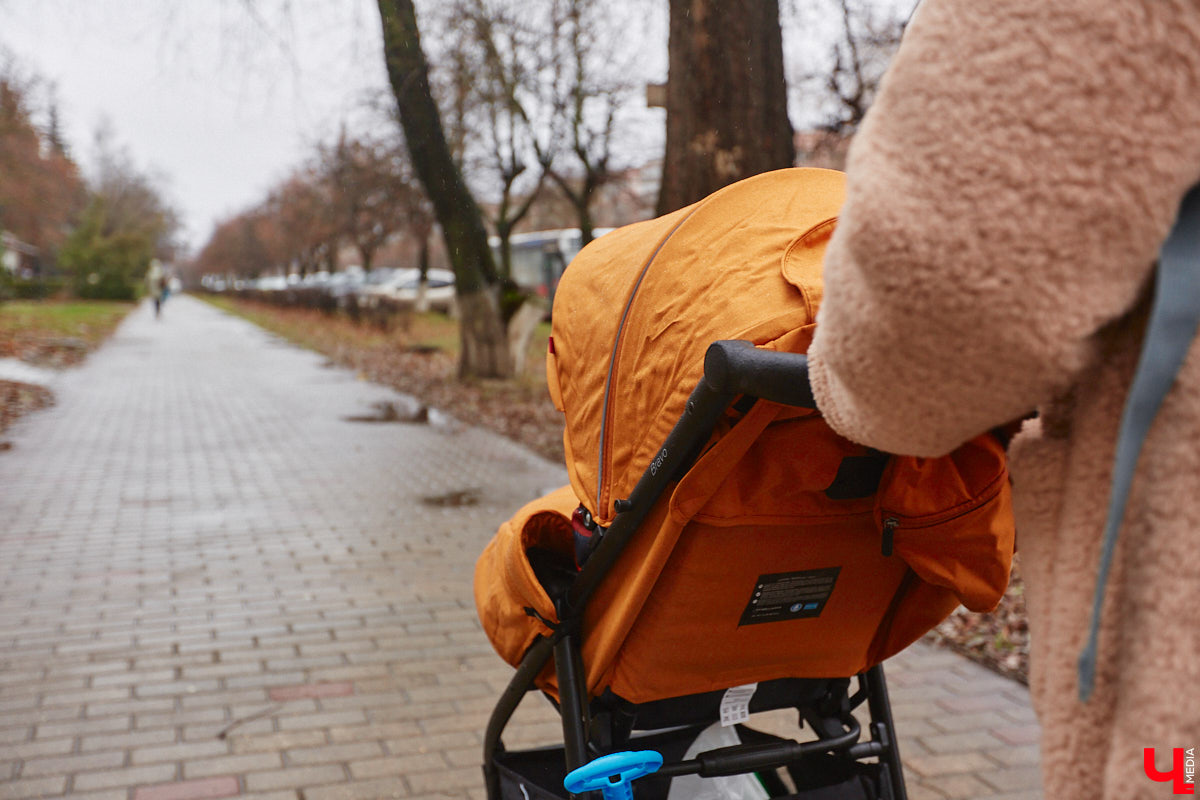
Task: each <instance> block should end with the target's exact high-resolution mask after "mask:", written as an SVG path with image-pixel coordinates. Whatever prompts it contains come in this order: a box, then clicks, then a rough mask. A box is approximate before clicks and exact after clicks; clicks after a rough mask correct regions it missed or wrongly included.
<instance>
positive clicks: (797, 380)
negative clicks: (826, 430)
mask: <svg viewBox="0 0 1200 800" xmlns="http://www.w3.org/2000/svg"><path fill="white" fill-rule="evenodd" d="M704 378H705V380H706V381H708V383H709V385H710V386H711V387H712V388H713V390H714V391H716V392H718V393H721V394H730V395H735V394H744V395H750V396H751V397H757V398H759V399H760V400H767V401H769V402H772V403H780V404H782V405H787V406H798V407H800V408H816V407H817V404H816V402H815V401H814V400H813V394H812V388H811V387H810V386H809V385H808V357H807V356H804V355H802V354H800V353H780V352H776V351H774V350H762V349H759V348H757V347H755V346H754V345H753V344H752V343H750V342H747V341H742V340H739V339H727V340H724V341H719V342H713V343H712V344H711V345H709V347H708V352H706V353H705V354H704Z"/></svg>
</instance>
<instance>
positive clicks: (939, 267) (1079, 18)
mask: <svg viewBox="0 0 1200 800" xmlns="http://www.w3.org/2000/svg"><path fill="white" fill-rule="evenodd" d="M1198 75H1200V10H1198V8H1197V5H1196V4H1195V3H1191V2H1178V0H1142V2H1120V3H1113V2H1109V0H1056V2H1052V3H1048V2H1045V0H1007V1H1005V2H996V3H976V2H973V0H926V1H925V2H924V3H923V5H922V6H921V7H920V9H919V10H918V12H917V14H916V15H915V17H914V19H913V21H912V23H911V24H910V26H909V29H908V31H907V33H906V35H905V38H904V41H903V43H902V44H901V47H900V50H899V52H898V53H897V55H896V58H895V59H894V61H893V63H892V66H891V68H890V70H889V72H888V74H887V76H886V77H885V79H884V82H883V86H882V88H881V90H880V94H879V97H878V98H877V101H876V103H875V105H874V107H873V108H872V110H871V112H870V114H868V116H867V119H866V120H865V121H864V123H863V125H862V128H861V130H860V132H859V134H858V136H857V137H856V139H855V141H854V143H853V145H852V147H851V150H850V155H849V161H848V166H847V173H848V187H847V199H846V204H845V206H844V208H843V211H842V215H841V219H840V221H839V226H838V229H837V231H836V233H835V235H834V237H833V240H832V241H831V242H830V246H829V250H828V252H827V255H826V259H825V297H824V301H823V303H822V306H821V309H820V312H819V315H818V318H817V321H818V326H817V333H816V338H815V340H814V342H813V345H812V348H811V349H810V351H809V360H810V370H811V373H810V379H811V381H812V384H813V389H814V392H815V395H816V398H817V402H818V405H819V406H820V408H821V411H822V412H823V413H824V415H825V417H826V419H827V420H828V421H829V423H830V424H831V425H832V426H833V427H834V428H835V429H836V430H838V431H839V432H840V433H842V434H843V435H845V436H846V437H848V438H850V439H853V440H856V441H859V442H862V443H865V444H868V445H871V446H873V447H877V448H880V449H883V450H886V451H889V452H895V453H905V454H911V455H920V456H933V455H940V454H943V453H946V452H948V451H949V450H951V449H953V448H954V447H956V446H957V445H959V444H960V443H961V442H963V441H965V440H967V439H969V438H971V437H973V436H975V435H978V434H979V433H981V432H982V431H984V430H987V429H988V428H990V427H992V426H995V425H998V424H1002V423H1004V422H1007V421H1009V420H1011V419H1014V418H1016V417H1018V416H1020V415H1023V414H1025V413H1027V412H1029V411H1031V410H1032V409H1033V408H1035V407H1036V406H1037V405H1039V404H1041V403H1043V402H1045V401H1047V400H1050V399H1052V398H1053V397H1054V396H1056V395H1057V394H1059V393H1060V392H1062V391H1064V390H1065V389H1067V388H1068V387H1070V386H1071V385H1073V383H1074V381H1075V378H1076V377H1077V375H1078V374H1079V372H1080V370H1081V369H1082V368H1083V367H1085V366H1086V365H1087V364H1088V363H1089V362H1090V360H1092V359H1093V358H1095V353H1096V348H1095V346H1094V343H1095V340H1096V338H1097V337H1096V334H1097V333H1098V332H1099V331H1100V330H1101V329H1102V328H1103V327H1104V326H1105V325H1106V324H1108V323H1110V322H1112V321H1113V320H1115V319H1118V318H1120V317H1121V316H1122V315H1124V314H1126V313H1127V312H1128V311H1129V310H1130V309H1131V307H1133V306H1134V305H1135V304H1136V302H1137V300H1138V298H1139V296H1141V294H1142V291H1143V289H1144V287H1145V286H1146V282H1147V280H1148V279H1149V277H1150V276H1151V274H1152V264H1153V262H1154V259H1155V256H1156V253H1157V250H1158V247H1159V244H1160V243H1161V240H1162V239H1163V238H1164V237H1165V235H1166V233H1167V231H1168V230H1169V228H1170V224H1171V222H1172V221H1173V219H1174V216H1175V210H1176V207H1177V206H1178V203H1179V201H1180V199H1181V197H1182V196H1183V194H1184V192H1185V191H1186V190H1187V189H1188V187H1189V186H1190V185H1191V184H1193V183H1195V182H1196V181H1197V180H1198V179H1200V86H1198V83H1200V81H1198Z"/></svg>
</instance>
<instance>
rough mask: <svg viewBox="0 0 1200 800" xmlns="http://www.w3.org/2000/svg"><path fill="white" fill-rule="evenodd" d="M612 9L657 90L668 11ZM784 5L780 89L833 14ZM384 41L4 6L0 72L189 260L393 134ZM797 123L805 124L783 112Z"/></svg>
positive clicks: (167, 16)
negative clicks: (106, 171)
mask: <svg viewBox="0 0 1200 800" xmlns="http://www.w3.org/2000/svg"><path fill="white" fill-rule="evenodd" d="M438 1H439V0H418V8H421V7H422V6H428V4H430V3H436V2H438ZM612 2H613V3H614V6H613V8H614V9H620V10H623V11H625V12H626V13H627V14H628V13H629V12H633V13H632V16H631V19H632V20H633V22H632V23H631V24H632V25H636V28H637V30H636V31H633V30H632V27H631V25H630V24H623V27H625V28H626V29H629V30H630V31H631V34H632V33H636V35H631V36H630V37H628V39H629V42H630V46H631V47H636V48H637V53H636V63H637V66H638V69H639V70H640V71H644V76H643V77H644V78H645V79H647V80H655V81H661V80H665V78H666V18H667V15H666V6H667V3H666V1H665V0H612ZM873 2H876V3H878V4H881V5H885V6H886V5H907V4H910V3H911V2H913V0H873ZM783 5H784V7H785V9H790V11H789V13H785V15H784V16H785V22H787V23H788V24H787V25H785V36H784V40H785V52H787V61H788V62H789V70H788V71H789V74H790V75H791V74H794V69H795V67H796V66H797V63H798V59H800V60H802V59H803V58H804V57H805V55H806V54H808V55H811V53H813V52H817V51H816V50H814V49H813V46H812V45H811V44H808V45H806V44H805V42H804V40H808V42H812V41H813V37H814V36H817V37H818V38H819V37H820V35H821V34H819V33H818V31H819V29H820V28H828V27H829V26H830V25H833V24H834V23H835V15H833V14H832V13H830V9H831V8H832V6H830V5H829V4H828V3H823V2H819V1H818V0H805V2H802V3H796V2H788V0H785V2H784V3H783ZM798 31H799V32H801V33H798ZM380 38H381V33H380V26H379V12H378V10H377V6H376V4H375V0H0V59H3V58H4V56H5V55H6V54H8V55H10V56H14V57H15V58H16V63H17V68H18V70H22V71H24V72H25V73H27V74H30V75H32V76H35V77H37V78H39V79H41V80H42V81H43V82H44V84H49V85H51V86H52V87H53V91H54V97H55V100H56V106H57V108H58V110H59V115H60V120H61V125H62V128H63V130H64V133H65V138H66V140H67V142H68V145H69V146H70V148H71V150H72V153H73V155H74V156H75V158H76V160H77V161H79V162H80V163H81V164H82V165H83V166H84V168H85V170H86V169H87V168H88V166H89V165H90V163H91V161H92V155H93V152H94V148H93V144H92V140H93V137H94V134H95V132H96V130H97V128H98V127H99V126H100V125H102V124H104V125H107V126H109V128H110V129H111V133H112V139H113V140H115V141H116V143H118V144H119V145H122V146H123V147H124V148H125V149H126V150H127V151H128V153H129V154H130V156H131V157H132V159H133V162H134V163H135V164H136V165H137V167H138V168H139V169H140V170H141V171H143V172H147V173H150V174H152V175H154V176H156V177H157V178H158V179H159V182H160V184H161V185H162V187H163V190H164V194H165V195H166V197H167V198H168V200H169V201H170V202H172V204H173V205H174V206H175V207H177V208H178V209H179V210H180V211H181V212H182V214H183V221H184V225H185V238H186V240H187V242H188V244H189V245H190V246H191V247H192V248H199V247H201V246H202V245H203V244H204V242H205V241H207V239H208V236H209V234H210V233H211V230H212V227H213V223H214V222H216V221H218V220H220V219H222V218H224V217H228V216H230V215H232V214H234V213H237V212H239V211H242V210H244V209H246V208H248V207H250V206H252V205H255V204H257V203H258V202H260V201H261V200H262V199H263V198H264V197H265V195H266V192H267V191H268V190H269V189H270V188H271V187H272V186H273V185H274V184H275V183H276V182H277V181H279V180H280V179H281V178H283V177H284V176H285V175H286V174H287V173H288V172H289V171H290V170H291V169H293V168H294V167H296V166H298V165H299V164H300V163H301V162H302V161H303V160H304V159H305V158H306V157H307V156H308V155H309V154H310V153H311V152H312V148H313V146H314V145H315V144H316V143H317V142H320V141H325V140H328V139H330V138H332V137H333V136H335V135H336V134H337V130H338V128H339V126H340V125H342V124H343V123H347V124H348V127H349V128H350V129H351V130H355V131H363V130H364V129H367V128H368V127H369V126H379V125H387V124H390V123H388V122H386V121H384V120H381V119H380V117H378V116H373V115H372V114H371V113H370V112H369V111H367V110H366V108H367V106H368V104H369V103H370V102H371V101H372V100H374V101H375V105H376V107H378V106H379V103H380V100H381V98H382V99H383V100H384V102H389V103H390V101H388V100H386V97H387V76H386V72H385V69H384V65H383V55H382V44H381V41H380ZM426 44H427V49H428V45H429V44H430V43H429V42H427V43H426ZM823 48H824V45H822V46H821V48H820V49H823ZM0 65H2V61H0ZM46 97H47V95H46V94H45V92H42V93H41V94H39V97H38V100H39V101H41V102H38V103H37V104H36V105H38V106H43V105H44V102H45V100H46ZM636 102H637V104H638V105H640V104H641V100H640V98H639V99H638V100H637V101H636ZM793 117H794V119H793V121H794V122H799V123H800V124H803V121H802V120H797V119H795V117H796V113H795V109H793ZM663 119H664V117H663V112H661V110H653V111H648V110H646V109H645V108H644V106H642V108H641V111H640V112H638V111H637V110H636V109H635V110H634V116H633V120H634V124H635V125H637V126H639V130H640V135H635V136H634V137H632V138H631V139H626V141H625V144H626V146H627V147H632V148H633V151H632V152H631V154H630V155H629V160H637V159H639V158H642V159H644V158H648V157H650V150H653V149H655V148H660V147H661V138H662V125H663ZM39 121H43V122H44V119H40V120H39ZM642 151H644V152H642ZM655 152H657V150H655Z"/></svg>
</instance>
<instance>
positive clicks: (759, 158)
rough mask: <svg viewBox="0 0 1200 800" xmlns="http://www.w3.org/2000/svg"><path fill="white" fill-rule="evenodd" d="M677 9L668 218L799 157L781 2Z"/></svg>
mask: <svg viewBox="0 0 1200 800" xmlns="http://www.w3.org/2000/svg"><path fill="white" fill-rule="evenodd" d="M670 11H671V23H670V33H669V40H668V51H669V63H668V78H667V146H666V155H665V157H664V159H663V176H662V188H661V190H660V194H659V197H658V213H659V214H660V215H661V214H666V213H669V212H671V211H674V210H676V209H678V208H682V207H683V206H686V205H688V204H690V203H694V202H696V201H697V200H700V199H702V198H704V197H706V196H707V195H709V194H711V193H712V192H715V191H716V190H717V189H720V188H721V187H723V186H727V185H729V184H731V183H733V182H734V181H738V180H741V179H742V178H746V177H749V176H751V175H756V174H758V173H760V172H766V171H768V170H772V169H781V168H783V167H790V166H792V163H793V162H794V161H795V158H796V149H795V145H794V143H793V141H792V126H791V122H790V121H789V120H788V116H787V86H786V83H785V82H784V77H783V38H782V35H781V33H780V30H779V4H778V2H777V0H754V2H751V3H726V2H722V0H670Z"/></svg>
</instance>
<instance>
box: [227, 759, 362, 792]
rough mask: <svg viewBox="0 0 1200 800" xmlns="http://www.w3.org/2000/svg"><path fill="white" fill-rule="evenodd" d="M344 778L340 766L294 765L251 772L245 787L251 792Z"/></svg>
mask: <svg viewBox="0 0 1200 800" xmlns="http://www.w3.org/2000/svg"><path fill="white" fill-rule="evenodd" d="M345 779H346V772H345V770H343V769H342V767H340V766H334V765H325V766H317V767H294V768H291V769H281V770H275V771H272V772H253V773H250V774H249V775H247V776H246V789H247V790H248V791H251V792H261V791H271V790H275V789H289V788H304V789H305V791H306V793H307V790H308V787H310V786H321V785H323V784H329V783H339V782H341V781H344V780H345Z"/></svg>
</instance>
